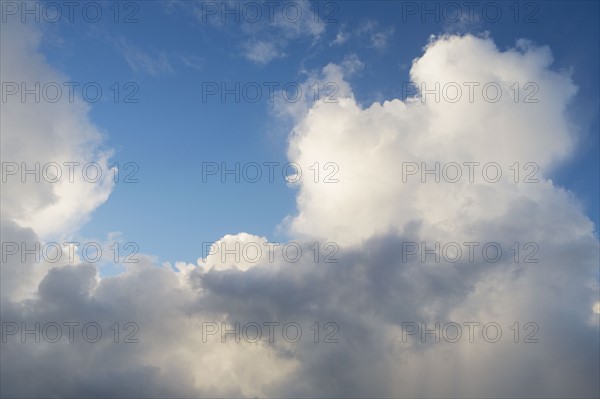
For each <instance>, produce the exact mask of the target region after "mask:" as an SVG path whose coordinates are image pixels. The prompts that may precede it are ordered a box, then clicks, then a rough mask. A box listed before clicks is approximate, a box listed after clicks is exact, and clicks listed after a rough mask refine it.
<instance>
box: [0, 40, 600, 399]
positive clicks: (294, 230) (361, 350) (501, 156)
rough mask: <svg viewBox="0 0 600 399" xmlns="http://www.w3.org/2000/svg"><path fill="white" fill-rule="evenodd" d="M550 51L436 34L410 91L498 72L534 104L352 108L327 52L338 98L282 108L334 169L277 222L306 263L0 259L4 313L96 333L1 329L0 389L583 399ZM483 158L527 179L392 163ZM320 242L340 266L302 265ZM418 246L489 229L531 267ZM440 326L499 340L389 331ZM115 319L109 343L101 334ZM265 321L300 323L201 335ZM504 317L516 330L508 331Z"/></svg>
mask: <svg viewBox="0 0 600 399" xmlns="http://www.w3.org/2000/svg"><path fill="white" fill-rule="evenodd" d="M3 38H4V35H3ZM551 62H552V58H551V54H550V51H549V49H548V48H545V47H534V46H532V45H527V46H522V45H521V46H518V48H515V49H511V50H508V51H504V52H502V51H500V50H498V49H497V48H496V46H495V45H494V43H493V41H492V40H491V39H489V38H479V37H474V36H462V37H458V36H448V37H440V38H436V39H432V41H431V42H430V43H429V44H428V46H427V47H426V48H425V50H424V54H423V55H422V56H421V57H420V58H418V59H416V60H415V61H414V63H413V66H412V69H411V78H412V79H413V80H414V82H415V83H417V84H420V83H421V82H425V83H426V85H427V86H426V87H433V86H434V85H435V82H440V83H442V85H443V84H444V83H448V82H462V81H467V82H471V81H475V82H486V81H494V82H498V84H500V86H501V87H502V88H503V89H505V90H508V89H509V88H510V86H511V85H512V84H513V83H514V82H536V83H537V84H538V86H539V90H538V92H537V94H536V96H537V99H538V100H539V102H538V103H535V105H532V106H531V107H528V106H526V105H530V104H523V103H518V104H515V103H514V101H513V100H512V99H511V98H509V97H506V98H503V99H501V100H499V101H498V102H495V103H489V102H486V101H475V102H469V101H468V99H467V100H465V99H461V100H460V101H457V102H449V101H440V102H435V101H425V102H421V101H420V100H419V98H418V97H412V98H409V99H408V100H407V101H406V102H403V101H400V100H397V99H394V100H391V101H387V102H384V103H382V104H380V103H374V104H372V105H370V106H368V107H361V106H360V105H359V104H357V103H356V101H355V99H354V94H353V89H352V87H351V85H350V84H349V83H348V82H347V81H346V80H345V77H346V76H347V75H346V74H347V73H348V72H351V71H353V70H357V68H358V65H360V62H359V60H358V59H357V58H353V57H350V58H348V59H347V62H346V63H345V64H346V65H344V63H343V62H342V63H341V65H337V64H328V65H326V66H325V67H324V68H323V70H322V71H321V76H320V79H323V80H324V81H330V82H336V83H337V85H338V88H339V90H338V99H339V101H338V102H324V101H319V102H317V103H312V104H308V105H306V108H305V109H304V111H303V112H292V113H290V114H291V115H293V116H294V117H295V118H296V119H295V120H294V123H295V127H294V129H293V131H292V132H291V134H290V138H289V152H288V157H289V159H290V161H295V162H299V163H301V164H305V163H308V164H312V163H313V162H314V161H319V162H325V161H330V162H335V163H336V164H337V165H338V166H339V173H338V176H337V177H338V179H339V180H340V181H339V183H337V184H336V183H334V184H322V183H321V184H319V183H315V182H314V181H312V180H311V179H303V180H302V181H301V183H300V187H299V192H298V196H297V207H298V212H297V214H295V215H292V217H291V219H290V223H289V228H290V232H291V235H292V236H293V237H294V239H295V240H296V241H297V242H298V243H299V245H300V246H301V249H302V253H303V254H304V256H302V257H301V258H300V259H299V260H298V261H297V262H290V261H289V260H288V259H286V258H285V256H284V254H283V253H282V252H279V251H276V252H275V255H274V258H273V260H272V261H270V260H269V261H268V262H267V261H265V259H264V258H262V260H261V261H258V262H256V263H252V264H250V263H249V262H247V259H246V260H244V261H240V262H233V263H232V262H231V261H230V260H228V259H226V261H225V262H223V260H222V259H220V258H218V257H215V255H209V256H208V257H207V259H205V261H206V267H204V266H203V265H202V264H201V263H203V262H202V260H201V261H200V262H199V264H198V265H192V264H186V263H181V262H178V263H176V264H175V265H171V264H169V263H166V264H163V265H156V264H155V263H154V262H152V261H151V260H150V259H146V258H142V259H141V260H140V263H139V264H138V265H137V266H135V267H130V268H128V269H127V270H126V271H125V272H123V273H121V274H119V275H117V276H111V277H104V278H101V277H99V276H98V272H97V269H96V268H95V267H94V266H93V265H89V264H85V263H79V262H78V263H76V264H68V265H64V266H62V265H61V267H52V268H49V269H48V270H46V269H44V267H45V266H43V265H41V264H31V265H23V267H24V269H23V270H20V269H18V265H19V262H15V261H14V258H11V262H13V263H12V266H11V264H10V263H4V262H3V264H2V282H3V284H4V279H5V276H8V277H9V281H11V282H14V284H15V285H17V286H18V285H20V284H27V286H28V287H34V288H33V289H34V292H33V295H32V296H30V297H28V299H27V300H22V299H21V298H19V297H18V296H17V295H16V293H15V288H11V287H10V286H8V288H9V289H8V292H6V291H5V290H4V288H5V286H3V287H2V293H1V294H2V301H1V306H2V321H3V322H6V321H16V322H19V323H21V322H25V323H27V327H28V328H29V329H31V328H32V327H33V325H34V323H35V322H36V321H37V322H40V323H41V324H42V325H47V324H48V323H50V322H53V321H55V322H56V321H58V322H61V323H62V322H65V321H79V322H81V323H82V324H83V323H86V322H87V323H89V322H96V323H98V324H99V325H100V326H101V327H102V329H103V331H104V332H105V335H104V337H103V339H101V340H99V341H98V342H97V343H95V344H91V343H89V342H86V341H85V340H83V339H82V337H81V333H80V330H79V328H80V327H77V328H78V330H77V334H76V335H75V337H76V340H75V341H74V342H73V343H69V342H65V340H63V341H61V343H57V344H53V343H49V342H46V341H43V342H40V343H35V342H33V341H32V340H31V339H29V340H28V341H27V342H26V343H21V342H20V340H19V338H20V336H19V335H15V336H9V337H8V342H7V343H3V344H2V354H1V356H2V362H0V373H1V376H2V381H3V383H2V386H1V388H0V389H1V392H0V393H1V394H2V395H3V396H22V397H31V396H36V395H37V396H42V395H43V396H62V397H82V396H94V397H97V396H102V397H116V396H119V397H124V396H125V397H140V396H153V397H156V396H171V397H173V396H175V397H215V396H227V397H234V396H235V397H242V396H243V397H256V396H270V397H314V396H319V397H324V396H335V397H367V396H369V397H373V396H377V397H415V396H420V397H432V396H433V397H474V396H476V397H507V396H532V397H533V396H537V397H539V396H543V397H546V396H569V397H584V396H585V397H597V396H598V394H599V393H600V390H599V387H598V381H597V375H598V372H599V371H600V370H599V369H598V362H597V359H598V355H599V354H600V349H599V346H598V339H597V337H598V332H599V331H598V329H599V319H600V317H599V316H598V315H597V314H595V313H594V312H593V309H594V306H595V305H594V304H596V303H597V301H598V284H597V276H596V274H597V266H598V264H597V254H598V249H599V246H598V240H597V237H595V235H594V226H593V224H592V223H591V222H590V220H589V219H588V218H587V217H586V216H585V215H584V214H583V213H582V211H581V208H580V206H579V205H578V204H577V202H576V200H575V199H574V198H573V196H572V194H570V193H569V192H567V191H565V190H563V189H561V188H559V187H556V186H555V185H554V184H553V182H552V181H551V179H550V177H551V175H552V171H553V170H554V169H556V168H558V167H560V165H561V163H562V162H566V160H568V158H569V156H570V154H571V153H572V152H573V150H574V148H575V146H576V134H575V132H576V130H575V128H574V126H573V124H572V122H571V121H570V120H569V117H568V115H567V113H566V106H567V104H568V103H569V101H570V99H571V98H573V96H574V95H575V94H576V87H575V86H574V85H573V83H572V81H571V79H570V77H569V76H568V75H565V74H562V73H557V72H554V71H553V70H552V69H551ZM507 93H510V91H507ZM522 94H526V93H525V92H524V93H522ZM423 95H425V93H423ZM425 98H426V100H427V99H431V98H432V97H431V96H429V97H425ZM515 143H517V144H515ZM540 143H543V145H540ZM4 145H5V138H4V135H3V137H2V147H3V149H4ZM491 160H494V161H495V162H497V163H498V164H500V165H501V166H502V167H503V168H505V167H506V168H507V167H509V166H510V165H512V164H513V162H514V161H519V162H527V161H531V162H535V163H536V164H537V165H539V173H538V175H537V176H538V178H539V182H538V183H532V184H519V183H515V182H514V181H512V180H511V179H510V178H509V177H508V176H505V177H504V178H502V179H501V180H500V181H499V182H497V183H493V184H490V183H488V182H486V181H480V180H477V181H476V182H474V183H469V182H467V181H461V182H457V183H435V182H429V183H422V182H421V181H420V179H418V178H416V179H411V180H409V181H407V182H406V183H405V182H403V179H402V162H418V163H420V162H425V161H426V162H435V161H440V162H451V161H455V162H463V161H478V162H489V161H491ZM504 170H508V169H504ZM12 195H13V194H11V196H12ZM3 210H4V209H3ZM2 224H3V225H2V226H3V229H4V230H3V232H2V234H3V239H8V240H22V241H24V242H33V241H35V240H38V239H39V238H38V237H37V231H36V230H35V229H30V228H28V227H26V226H19V225H17V224H15V223H11V222H8V223H6V222H5V219H4V217H3V219H2ZM163 233H164V234H169V232H163ZM5 234H6V235H7V236H8V238H4V237H5ZM253 241H257V242H261V243H263V244H264V243H265V242H266V241H267V238H266V237H258V236H254V235H251V234H247V233H239V234H237V235H227V236H225V237H223V238H222V239H221V240H219V241H218V242H219V243H227V244H229V245H231V244H233V245H235V243H240V244H243V243H248V242H253ZM330 241H331V242H335V243H338V244H339V245H340V248H339V254H338V255H337V258H338V262H335V263H325V261H324V258H323V257H322V256H321V257H319V260H318V261H315V243H316V244H317V247H318V248H320V250H321V251H322V250H324V249H325V248H324V245H323V244H325V243H326V242H330ZM421 241H427V242H430V243H431V242H435V241H441V242H448V241H456V242H463V241H479V242H483V241H497V242H499V243H501V244H502V245H503V246H505V247H504V248H505V249H506V248H508V246H510V245H512V244H513V243H514V242H515V241H518V242H521V243H523V242H528V241H533V242H535V243H537V244H538V246H539V251H538V253H537V255H536V256H537V257H538V259H539V262H538V263H523V262H520V263H515V262H514V261H513V258H512V256H513V253H512V252H511V251H510V250H507V253H508V254H509V255H507V256H505V257H503V258H502V260H501V261H497V262H489V261H485V260H483V259H481V257H478V258H477V259H476V260H475V261H472V262H471V261H468V260H467V259H465V258H462V259H461V260H460V261H458V262H455V263H452V262H441V263H436V262H434V261H432V260H431V258H428V260H427V261H426V262H421V261H420V257H418V256H417V257H411V258H410V259H408V260H406V259H404V257H403V255H405V253H403V249H402V248H403V243H407V242H421ZM228 248H229V247H228ZM201 250H202V249H201V248H199V252H200V251H201ZM320 254H321V255H323V252H320ZM244 262H246V263H244ZM30 272H31V273H32V275H33V274H35V275H36V276H35V278H33V277H30V275H29V274H28V273H30ZM451 321H456V322H458V323H461V324H462V323H464V322H471V321H475V322H481V323H482V324H483V323H488V322H492V321H493V322H496V323H498V324H499V325H501V326H502V328H503V331H504V334H505V335H504V336H503V339H502V341H501V342H499V343H496V344H491V343H487V342H485V341H483V340H482V339H481V338H478V340H477V341H476V342H474V343H471V342H469V340H468V339H467V338H466V337H463V339H462V340H460V342H458V343H455V344H451V343H447V342H442V343H440V344H434V343H433V342H432V341H431V340H430V341H428V342H427V343H421V342H420V340H419V339H418V336H411V337H410V338H409V339H408V340H406V341H403V340H402V339H401V338H402V327H403V324H402V323H403V322H426V323H428V324H427V325H428V326H429V327H430V328H432V326H433V325H434V323H435V322H440V323H447V322H451ZM115 322H118V323H119V327H118V330H119V331H120V333H121V335H119V339H118V342H119V343H115V342H114V336H113V334H114V329H112V330H111V329H110V326H114V323H115ZM128 322H134V323H135V326H137V327H138V329H139V330H137V333H136V334H135V337H136V338H137V339H138V340H139V342H138V343H123V342H122V340H123V334H126V333H127V332H128V331H129V330H128V331H125V330H124V329H123V327H124V326H125V325H126V324H127V323H128ZM265 322H278V323H280V326H281V325H283V324H285V323H290V322H294V323H297V324H298V325H300V326H301V327H302V330H303V335H302V337H301V339H299V340H298V342H296V343H292V342H289V341H286V340H282V339H281V334H282V333H281V329H280V327H278V329H277V330H276V335H275V337H276V339H275V340H273V341H272V342H271V341H269V340H267V339H261V340H259V341H258V342H249V341H248V340H241V342H239V343H238V342H235V339H234V337H232V335H229V339H228V340H227V341H226V342H222V340H221V334H215V335H211V336H209V337H207V336H206V330H205V329H204V328H205V325H206V323H210V325H211V326H213V327H214V326H218V327H219V328H222V326H223V325H222V324H221V323H226V326H228V328H229V329H233V328H234V326H235V323H240V324H241V325H242V326H248V325H250V324H251V323H258V324H261V325H263V323H265ZM315 322H318V323H319V324H318V325H315V324H314V323H315ZM515 322H519V323H520V324H519V327H518V330H519V331H520V332H521V333H522V335H521V336H520V337H519V340H518V341H519V343H515V342H514V339H513V338H514V337H513V335H512V334H513V330H511V329H510V328H509V327H510V326H512V325H513V324H514V323H515ZM527 322H535V323H536V325H537V326H538V328H539V330H538V332H537V334H536V337H538V338H539V342H538V343H524V342H522V339H523V335H525V334H527V333H528V332H529V331H528V330H525V329H524V325H525V323H527ZM328 323H332V324H328ZM130 326H131V327H132V328H133V325H130ZM325 326H328V327H327V328H326V327H325ZM311 327H312V328H311ZM131 331H135V329H133V330H131ZM266 331H267V329H266V328H265V329H263V333H266ZM317 331H318V336H317V335H316V332H317ZM203 332H204V334H203ZM463 334H464V335H465V336H466V335H467V332H466V330H465V331H464V332H463ZM326 337H329V338H333V339H332V341H327V342H324V341H325V339H326ZM478 337H479V335H478ZM206 338H208V339H206ZM315 341H316V342H315ZM336 341H337V342H336ZM32 376H34V378H32Z"/></svg>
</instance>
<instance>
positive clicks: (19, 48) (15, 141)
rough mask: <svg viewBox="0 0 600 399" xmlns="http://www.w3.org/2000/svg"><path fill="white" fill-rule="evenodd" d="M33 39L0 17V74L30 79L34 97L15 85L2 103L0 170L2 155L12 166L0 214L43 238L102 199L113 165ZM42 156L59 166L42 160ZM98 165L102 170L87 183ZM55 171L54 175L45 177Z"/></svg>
mask: <svg viewBox="0 0 600 399" xmlns="http://www.w3.org/2000/svg"><path fill="white" fill-rule="evenodd" d="M40 42H41V35H40V32H38V31H35V30H32V29H30V28H28V27H27V26H26V25H24V24H19V23H11V22H9V23H7V24H3V25H2V54H3V57H2V61H1V68H0V69H1V77H2V82H4V84H9V83H10V84H15V85H16V86H17V87H19V88H24V87H26V88H28V89H29V90H31V89H33V88H35V87H36V84H39V87H40V89H39V91H38V93H39V95H38V96H39V98H38V99H37V100H36V98H35V97H34V95H32V94H30V95H28V96H27V97H26V98H24V99H23V97H22V93H21V92H19V93H17V94H15V95H11V96H7V99H6V101H3V104H2V121H1V129H2V162H3V171H6V172H7V173H8V172H9V169H8V168H9V167H8V166H7V165H8V164H9V163H10V164H11V165H12V166H11V171H13V170H14V174H8V175H7V176H5V179H4V180H5V181H3V183H2V186H3V187H2V189H3V191H4V190H6V191H5V192H6V193H10V195H3V196H2V219H3V220H12V221H15V222H16V223H18V224H19V225H20V226H22V227H25V228H31V229H33V230H34V231H35V232H36V233H37V234H39V235H40V236H42V237H43V238H44V239H50V238H59V237H62V236H68V235H69V234H72V233H74V232H75V231H76V230H77V229H78V228H79V227H80V226H81V225H82V224H83V223H84V222H85V221H86V220H87V218H88V217H89V215H90V214H91V213H92V212H93V211H94V209H96V208H97V207H98V206H100V205H101V204H102V203H103V202H104V201H106V200H107V198H108V196H109V195H110V193H111V191H112V189H113V181H112V172H113V171H112V170H111V169H110V168H109V165H108V158H109V156H110V154H111V151H110V149H106V148H104V147H103V145H102V141H103V133H102V132H101V131H100V129H99V128H98V127H96V126H95V125H94V124H93V123H92V122H91V121H90V118H89V115H88V114H89V110H90V107H89V104H88V103H86V102H84V101H83V100H82V99H81V96H78V95H74V96H73V98H72V99H70V98H69V89H68V87H67V86H65V84H64V83H65V82H69V81H70V79H69V78H68V77H67V76H65V75H64V74H62V73H60V72H59V71H57V70H55V69H54V68H52V67H51V66H50V65H48V63H47V61H46V60H45V59H44V57H43V56H42V55H41V54H40V53H39V52H38V47H39V46H40ZM22 85H25V86H22ZM46 85H53V87H56V86H58V87H59V90H60V92H61V93H62V94H61V95H60V96H58V97H56V96H55V94H53V93H54V92H53V91H52V90H54V89H49V90H48V91H47V92H46V93H47V94H44V93H45V91H44V90H43V89H42V88H43V87H45V86H46ZM79 90H81V86H80V87H79ZM74 92H75V93H78V92H77V91H75V90H74ZM52 96H55V97H52ZM47 98H52V99H53V101H52V102H50V101H47ZM54 98H57V100H56V101H54ZM69 162H72V163H73V164H71V165H72V168H73V169H71V170H72V173H70V172H69V166H68V164H67V165H65V163H69ZM50 163H54V164H57V165H58V167H59V168H60V170H59V171H57V168H56V167H53V166H49V167H47V166H48V165H49V164H50ZM91 163H95V166H94V164H92V169H89V170H90V173H89V176H90V177H91V179H86V178H84V177H83V169H84V167H86V166H88V165H90V164H91ZM36 165H37V166H36ZM36 167H37V171H36V172H34V173H31V174H28V175H23V172H24V170H25V169H28V170H36ZM98 168H99V169H100V170H101V172H103V174H102V176H101V177H100V178H99V179H98V181H97V182H96V183H91V182H90V181H94V180H96V178H95V171H97V170H98ZM44 170H45V175H43V174H42V173H44ZM56 174H60V175H61V176H60V179H58V181H57V182H56V183H51V182H49V181H52V180H53V179H54V176H55V175H56ZM70 174H71V175H72V181H70V178H69V175H70ZM44 176H45V178H44ZM36 179H38V180H40V181H41V182H40V183H36V181H35V180H36ZM23 181H24V182H23Z"/></svg>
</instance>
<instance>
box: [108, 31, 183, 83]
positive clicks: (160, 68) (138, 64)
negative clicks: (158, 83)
mask: <svg viewBox="0 0 600 399" xmlns="http://www.w3.org/2000/svg"><path fill="white" fill-rule="evenodd" d="M116 45H117V49H118V50H119V51H120V52H121V54H123V57H125V61H127V64H128V65H129V67H130V68H131V69H132V70H134V71H135V72H139V73H145V74H147V75H150V76H157V75H162V74H165V73H171V72H173V68H172V67H171V64H170V63H169V59H168V57H167V56H166V54H164V53H162V52H157V53H156V54H155V55H151V54H149V53H147V52H144V51H143V50H142V49H140V48H139V47H137V46H135V45H134V44H132V43H130V42H129V41H127V40H126V39H125V38H123V37H120V38H119V40H118V41H117V44H116ZM184 63H185V64H186V65H188V62H187V61H186V60H184Z"/></svg>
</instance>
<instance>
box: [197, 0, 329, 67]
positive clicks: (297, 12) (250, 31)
mask: <svg viewBox="0 0 600 399" xmlns="http://www.w3.org/2000/svg"><path fill="white" fill-rule="evenodd" d="M190 6H191V7H192V14H193V15H194V16H195V17H196V19H197V21H198V22H199V23H200V24H201V25H203V26H204V25H206V26H210V27H212V28H216V29H225V28H226V29H227V31H228V32H232V35H234V36H235V37H236V38H238V39H239V41H240V44H239V47H240V48H241V55H242V56H244V57H245V58H246V59H248V60H250V61H252V62H254V63H256V64H259V65H266V64H268V63H270V62H272V61H274V60H276V59H279V58H283V57H285V56H286V55H287V53H286V49H287V48H288V47H289V46H290V45H291V44H292V43H297V42H302V41H309V43H310V44H309V46H310V47H312V46H313V45H315V44H316V43H318V42H319V41H320V39H321V37H322V35H323V34H324V32H325V31H326V24H325V22H324V21H322V20H320V19H319V20H315V18H314V12H313V11H312V6H311V3H310V2H308V1H307V0H301V1H294V2H286V3H281V4H279V3H277V4H275V3H272V4H267V3H265V4H258V3H251V6H250V5H246V4H244V3H243V2H222V3H211V4H209V3H202V4H200V5H196V4H191V5H190Z"/></svg>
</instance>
